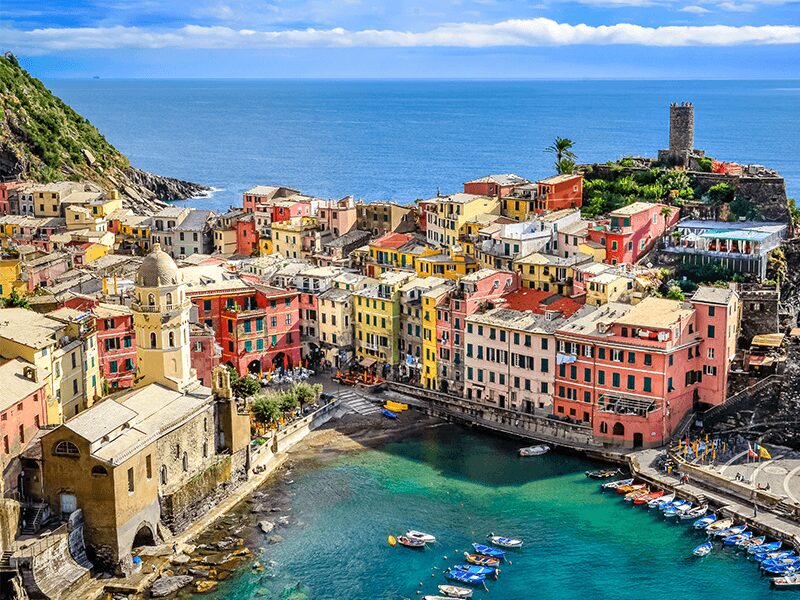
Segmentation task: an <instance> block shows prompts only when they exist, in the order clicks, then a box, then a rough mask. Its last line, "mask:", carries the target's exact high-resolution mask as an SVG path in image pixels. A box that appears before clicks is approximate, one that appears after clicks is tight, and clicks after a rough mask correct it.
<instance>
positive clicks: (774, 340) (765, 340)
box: [750, 333, 784, 348]
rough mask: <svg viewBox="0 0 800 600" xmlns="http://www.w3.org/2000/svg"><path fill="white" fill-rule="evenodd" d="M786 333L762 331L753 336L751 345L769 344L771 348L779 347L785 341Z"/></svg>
mask: <svg viewBox="0 0 800 600" xmlns="http://www.w3.org/2000/svg"><path fill="white" fill-rule="evenodd" d="M783 338H784V334H782V333H762V334H761V335H756V336H753V341H752V343H751V344H750V345H751V346H767V347H769V348H779V347H780V346H781V344H782V343H783Z"/></svg>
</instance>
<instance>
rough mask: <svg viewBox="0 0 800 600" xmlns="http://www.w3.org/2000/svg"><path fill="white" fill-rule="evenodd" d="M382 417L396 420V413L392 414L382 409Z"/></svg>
mask: <svg viewBox="0 0 800 600" xmlns="http://www.w3.org/2000/svg"><path fill="white" fill-rule="evenodd" d="M383 416H384V417H386V418H388V419H396V418H397V413H393V412H392V411H390V410H386V409H385V408H384V409H383Z"/></svg>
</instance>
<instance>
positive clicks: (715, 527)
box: [706, 519, 733, 533]
mask: <svg viewBox="0 0 800 600" xmlns="http://www.w3.org/2000/svg"><path fill="white" fill-rule="evenodd" d="M731 525H733V519H720V520H718V521H714V522H713V523H711V525H709V526H708V527H706V533H714V532H715V531H719V530H720V529H727V528H728V527H730V526H731Z"/></svg>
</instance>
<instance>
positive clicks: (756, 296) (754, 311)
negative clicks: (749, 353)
mask: <svg viewBox="0 0 800 600" xmlns="http://www.w3.org/2000/svg"><path fill="white" fill-rule="evenodd" d="M736 291H737V292H738V293H739V301H740V303H741V306H742V322H741V326H740V331H739V340H740V342H741V345H743V346H744V347H748V348H749V347H750V342H751V341H752V340H753V336H756V335H759V334H762V333H774V332H777V331H782V330H783V327H781V324H780V321H779V315H778V309H779V306H780V291H779V290H778V288H777V286H772V287H766V286H753V285H740V286H738V289H737V290H736Z"/></svg>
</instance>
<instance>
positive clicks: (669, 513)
mask: <svg viewBox="0 0 800 600" xmlns="http://www.w3.org/2000/svg"><path fill="white" fill-rule="evenodd" d="M691 508H692V503H691V502H684V503H683V504H677V505H676V504H675V503H674V502H673V503H672V506H668V507H667V508H666V509H664V516H665V517H667V518H669V517H677V516H678V515H680V514H682V513H685V512H686V511H687V510H691Z"/></svg>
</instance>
